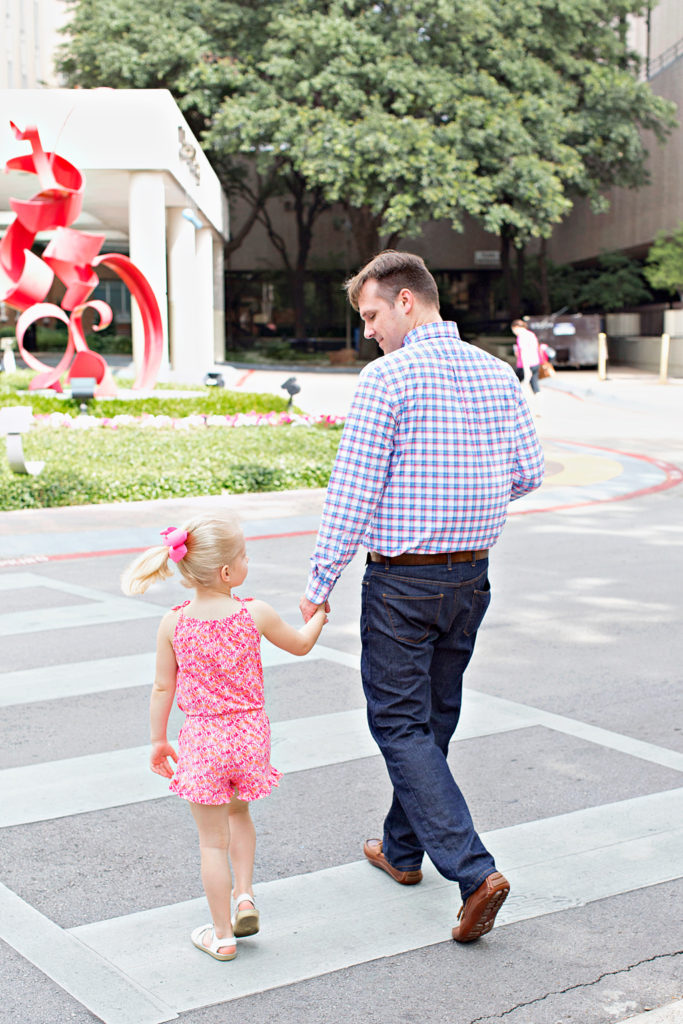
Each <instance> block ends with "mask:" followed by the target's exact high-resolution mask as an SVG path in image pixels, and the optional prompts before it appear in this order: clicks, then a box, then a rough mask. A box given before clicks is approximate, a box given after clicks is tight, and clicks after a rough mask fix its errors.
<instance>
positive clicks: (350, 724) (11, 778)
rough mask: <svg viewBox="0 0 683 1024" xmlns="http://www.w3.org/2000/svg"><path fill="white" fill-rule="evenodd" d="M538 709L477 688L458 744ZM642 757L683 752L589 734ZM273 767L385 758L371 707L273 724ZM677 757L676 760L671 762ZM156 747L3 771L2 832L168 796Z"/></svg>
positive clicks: (524, 723) (536, 720) (564, 726)
mask: <svg viewBox="0 0 683 1024" xmlns="http://www.w3.org/2000/svg"><path fill="white" fill-rule="evenodd" d="M535 711H536V709H534V708H526V707H525V706H524V705H515V704H514V703H513V702H512V701H505V700H500V699H499V698H497V697H489V696H488V695H486V694H483V693H478V692H474V691H469V692H468V693H467V697H466V699H465V702H464V706H463V713H462V718H461V721H460V724H459V725H458V732H457V739H458V740H465V739H474V738H476V737H477V736H490V735H493V734H495V733H498V732H507V731H509V730H512V729H521V728H525V727H528V726H531V725H544V724H546V723H545V722H544V720H543V717H542V716H543V713H541V712H539V713H538V715H535V714H534V712H535ZM550 717H551V718H552V719H554V720H556V721H555V722H554V724H549V727H550V728H555V729H559V730H561V731H563V732H566V733H569V734H576V735H580V732H577V730H576V728H575V727H576V726H577V725H580V724H581V723H575V722H573V721H572V720H571V719H564V718H562V717H561V716H559V715H558V716H550ZM603 733H604V736H603V740H602V741H607V742H606V745H608V746H612V747H614V748H615V749H619V750H623V751H624V752H625V753H631V752H632V751H631V747H633V751H635V754H634V756H639V757H644V758H645V759H646V760H650V759H652V760H654V761H655V763H657V764H663V763H666V762H667V759H668V760H669V761H670V762H671V763H670V764H669V765H668V766H669V767H676V764H677V763H678V762H677V759H678V761H680V755H676V754H675V753H674V752H673V751H666V750H664V749H663V748H659V747H653V748H652V758H648V757H645V753H646V751H643V750H642V748H643V747H648V748H649V746H650V745H649V744H641V743H640V742H639V741H637V740H629V738H628V737H618V736H617V735H616V734H613V733H608V732H606V731H605V730H595V731H594V732H591V735H590V736H589V737H588V738H590V739H591V741H592V742H602V741H601V739H600V738H599V736H598V734H600V735H603ZM272 751H273V763H274V764H275V765H276V766H277V767H278V768H279V769H280V771H283V772H285V773H286V774H288V773H290V772H300V771H306V770H309V769H311V768H321V767H324V766H326V765H330V764H341V763H344V762H348V761H354V760H358V759H359V758H363V757H374V756H377V755H378V751H377V748H376V746H375V744H374V741H373V740H372V738H371V736H370V733H369V731H368V727H367V720H366V714H365V709H364V708H355V709H353V710H350V711H339V712H336V713H334V714H330V715H313V716H310V717H308V718H299V719H291V720H289V721H285V722H274V723H273V724H272ZM669 755H671V756H670V757H669ZM148 756H149V748H148V747H147V746H144V747H132V748H128V749H126V750H112V751H105V752H104V753H100V754H88V755H85V756H83V757H74V758H68V759H64V760H60V761H52V762H47V763H43V764H32V765H26V766H24V767H18V768H6V769H4V770H3V771H0V792H2V794H3V799H2V804H1V805H0V827H6V826H8V825H22V824H27V823H29V822H32V821H45V820H47V819H51V818H61V817H65V816H67V815H71V814H82V813H85V812H87V811H96V810H102V809H104V808H107V807H119V806H122V805H124V804H129V803H138V802H140V801H142V800H154V799H159V798H161V797H166V796H168V795H169V794H168V787H167V784H166V782H164V781H163V780H162V779H161V778H159V776H158V775H154V774H153V773H152V772H150V771H149V768H148Z"/></svg>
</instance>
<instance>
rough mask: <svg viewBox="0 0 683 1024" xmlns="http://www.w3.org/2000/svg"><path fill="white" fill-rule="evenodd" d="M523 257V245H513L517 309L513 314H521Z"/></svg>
mask: <svg viewBox="0 0 683 1024" xmlns="http://www.w3.org/2000/svg"><path fill="white" fill-rule="evenodd" d="M524 257H525V251H524V246H523V245H522V246H515V258H516V267H515V291H516V296H517V311H516V312H515V313H514V316H521V315H522V297H523V295H524V264H525V258H524Z"/></svg>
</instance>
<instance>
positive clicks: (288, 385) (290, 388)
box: [280, 377, 301, 411]
mask: <svg viewBox="0 0 683 1024" xmlns="http://www.w3.org/2000/svg"><path fill="white" fill-rule="evenodd" d="M280 387H281V388H282V389H283V390H284V391H286V392H287V394H288V395H289V401H288V402H287V410H288V411H289V410H290V409H291V408H292V402H293V401H294V395H298V394H299V392H300V391H301V388H300V387H299V385H298V384H297V382H296V377H288V378H287V380H286V381H285V382H284V384H281V385H280Z"/></svg>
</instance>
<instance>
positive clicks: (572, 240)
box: [548, 54, 683, 263]
mask: <svg viewBox="0 0 683 1024" xmlns="http://www.w3.org/2000/svg"><path fill="white" fill-rule="evenodd" d="M651 86H652V89H653V91H654V92H655V93H656V94H657V95H658V96H663V97H664V98H665V99H668V100H672V101H673V102H674V103H675V104H676V105H677V108H678V119H679V121H681V122H683V54H682V55H681V57H679V58H677V59H676V60H675V61H674V62H673V63H671V64H669V65H668V66H667V67H665V68H664V69H663V70H661V71H659V72H658V73H657V74H655V75H654V76H653V77H652V79H651ZM647 145H648V149H649V152H650V158H649V161H648V168H649V172H650V184H649V185H647V186H645V187H644V188H641V189H637V190H635V189H612V190H611V191H610V192H609V193H608V194H607V197H608V199H609V203H610V208H609V211H608V212H607V213H603V214H594V213H593V212H592V211H591V209H590V206H589V204H588V203H587V202H583V201H582V202H578V203H577V204H576V206H575V207H574V209H573V211H572V213H571V216H570V217H569V218H568V219H567V220H566V221H564V222H563V223H562V224H560V225H558V227H557V228H556V229H555V231H554V232H553V237H552V239H551V242H550V244H549V247H548V253H549V255H550V258H551V259H552V260H554V261H555V262H556V263H575V262H578V261H581V260H587V259H592V258H593V257H595V256H597V255H598V254H599V253H600V252H603V251H610V250H616V249H619V250H624V251H627V252H629V253H631V254H633V255H637V256H643V255H645V253H646V252H647V250H648V248H649V246H650V245H651V244H652V242H653V240H654V238H655V235H656V234H657V232H658V231H661V230H662V229H665V230H673V229H674V228H675V227H676V226H677V225H678V224H679V223H680V222H683V182H682V180H681V166H683V127H678V128H677V129H676V130H675V131H674V132H673V134H672V135H671V136H670V138H669V139H668V140H667V142H666V143H665V144H664V145H663V146H660V145H659V144H658V143H657V141H656V140H655V139H654V137H652V136H650V137H649V138H648V139H647Z"/></svg>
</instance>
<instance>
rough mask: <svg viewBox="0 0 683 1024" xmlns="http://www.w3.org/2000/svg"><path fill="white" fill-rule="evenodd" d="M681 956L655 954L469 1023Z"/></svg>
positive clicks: (480, 1022)
mask: <svg viewBox="0 0 683 1024" xmlns="http://www.w3.org/2000/svg"><path fill="white" fill-rule="evenodd" d="M681 955H683V949H677V950H674V951H673V952H672V953H657V954H656V956H651V957H646V958H645V959H644V960H638V961H636V963H634V964H629V965H628V967H621V968H619V970H617V971H605V972H604V973H603V974H600V975H599V976H598V977H597V978H595V979H594V980H593V981H583V982H580V983H578V984H576V985H569V986H568V987H567V988H561V989H557V990H556V991H553V992H546V993H545V995H543V996H538V997H537V998H536V999H530V1000H528V1002H525V1003H518V1004H517V1005H516V1006H511V1007H510V1009H509V1010H503V1012H502V1013H499V1014H497V1015H496V1016H495V1017H494V1016H491V1015H488V1016H486V1017H476V1018H475V1019H474V1020H472V1021H470V1024H484V1022H485V1021H493V1020H502V1018H503V1017H507V1016H508V1015H509V1014H511V1013H514V1012H515V1010H523V1009H525V1008H526V1007H528V1006H534V1005H536V1004H537V1003H542V1002H544V1001H545V1000H546V999H549V998H550V997H551V996H563V995H566V994H567V993H568V992H575V991H577V990H578V989H581V988H591V987H592V986H593V985H598V984H599V983H600V982H601V981H603V980H604V979H605V978H614V977H616V976H617V975H619V974H628V972H629V971H631V970H633V969H634V968H635V967H642V965H643V964H652V963H655V962H656V961H657V960H666V959H667V958H671V957H676V956H681Z"/></svg>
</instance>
